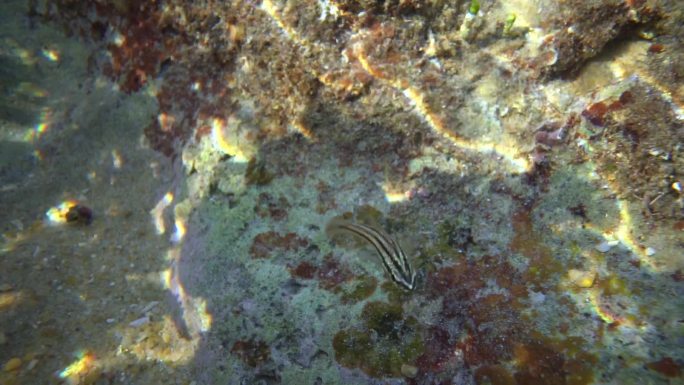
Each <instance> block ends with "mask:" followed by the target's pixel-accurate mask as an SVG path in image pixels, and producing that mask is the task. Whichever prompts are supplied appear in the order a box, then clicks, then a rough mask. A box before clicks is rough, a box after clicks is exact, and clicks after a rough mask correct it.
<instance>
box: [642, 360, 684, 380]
mask: <svg viewBox="0 0 684 385" xmlns="http://www.w3.org/2000/svg"><path fill="white" fill-rule="evenodd" d="M646 367H647V368H649V369H651V370H655V371H656V372H658V373H660V374H662V375H664V376H666V377H670V378H674V377H681V375H682V368H681V367H680V366H679V365H678V364H677V363H676V362H675V361H674V360H673V359H672V358H671V357H664V358H662V359H660V360H658V361H655V362H650V363H648V364H646Z"/></svg>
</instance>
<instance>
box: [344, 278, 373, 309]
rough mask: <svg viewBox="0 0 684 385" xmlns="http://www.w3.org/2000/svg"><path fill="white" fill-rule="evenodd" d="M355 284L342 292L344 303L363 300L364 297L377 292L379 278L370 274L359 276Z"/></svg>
mask: <svg viewBox="0 0 684 385" xmlns="http://www.w3.org/2000/svg"><path fill="white" fill-rule="evenodd" d="M356 281H357V282H355V284H354V285H353V287H352V288H349V289H347V290H345V291H344V293H342V298H341V299H342V302H343V303H346V304H348V303H356V302H360V301H363V300H364V299H366V298H368V297H370V296H371V295H373V293H375V289H376V288H377V287H378V280H377V279H376V278H375V277H373V276H370V275H364V276H362V277H359V278H358V279H357V280H356Z"/></svg>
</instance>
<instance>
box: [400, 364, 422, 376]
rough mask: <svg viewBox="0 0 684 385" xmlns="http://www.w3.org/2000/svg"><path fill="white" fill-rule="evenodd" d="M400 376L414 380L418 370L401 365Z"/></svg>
mask: <svg viewBox="0 0 684 385" xmlns="http://www.w3.org/2000/svg"><path fill="white" fill-rule="evenodd" d="M401 374H403V375H404V377H408V378H414V377H415V376H416V375H417V374H418V368H416V367H415V366H413V365H408V364H401Z"/></svg>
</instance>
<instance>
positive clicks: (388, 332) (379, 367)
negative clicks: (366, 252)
mask: <svg viewBox="0 0 684 385" xmlns="http://www.w3.org/2000/svg"><path fill="white" fill-rule="evenodd" d="M361 318H362V320H363V323H362V325H361V326H360V327H356V328H351V329H346V330H342V331H340V332H338V333H337V334H336V335H335V337H334V338H333V348H334V349H335V359H336V360H337V362H338V363H339V364H340V365H342V366H345V367H347V368H358V369H361V370H362V371H363V372H364V373H366V374H368V375H369V376H372V377H376V378H382V377H400V376H402V372H401V367H402V365H406V364H413V362H414V361H415V360H416V358H418V357H419V356H420V355H421V354H422V353H423V351H424V349H425V346H424V344H423V338H422V330H421V329H420V327H419V325H418V322H417V320H416V319H415V318H414V317H412V316H408V317H406V316H405V315H404V314H403V310H402V308H401V305H400V304H392V303H386V302H379V301H378V302H369V303H368V304H366V306H365V307H364V308H363V311H362V312H361Z"/></svg>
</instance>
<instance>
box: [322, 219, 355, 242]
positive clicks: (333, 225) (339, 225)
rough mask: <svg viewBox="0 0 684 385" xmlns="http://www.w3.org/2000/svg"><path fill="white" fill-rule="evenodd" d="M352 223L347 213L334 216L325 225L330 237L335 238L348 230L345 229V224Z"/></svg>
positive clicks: (326, 232)
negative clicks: (346, 215)
mask: <svg viewBox="0 0 684 385" xmlns="http://www.w3.org/2000/svg"><path fill="white" fill-rule="evenodd" d="M350 223H351V221H350V220H349V219H347V218H346V217H345V215H340V216H336V217H333V218H332V219H331V220H330V222H328V224H327V225H326V226H325V234H326V235H327V236H328V237H329V238H331V239H334V238H336V237H337V236H338V235H340V234H343V233H345V232H347V230H345V229H344V226H346V225H349V224H350Z"/></svg>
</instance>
